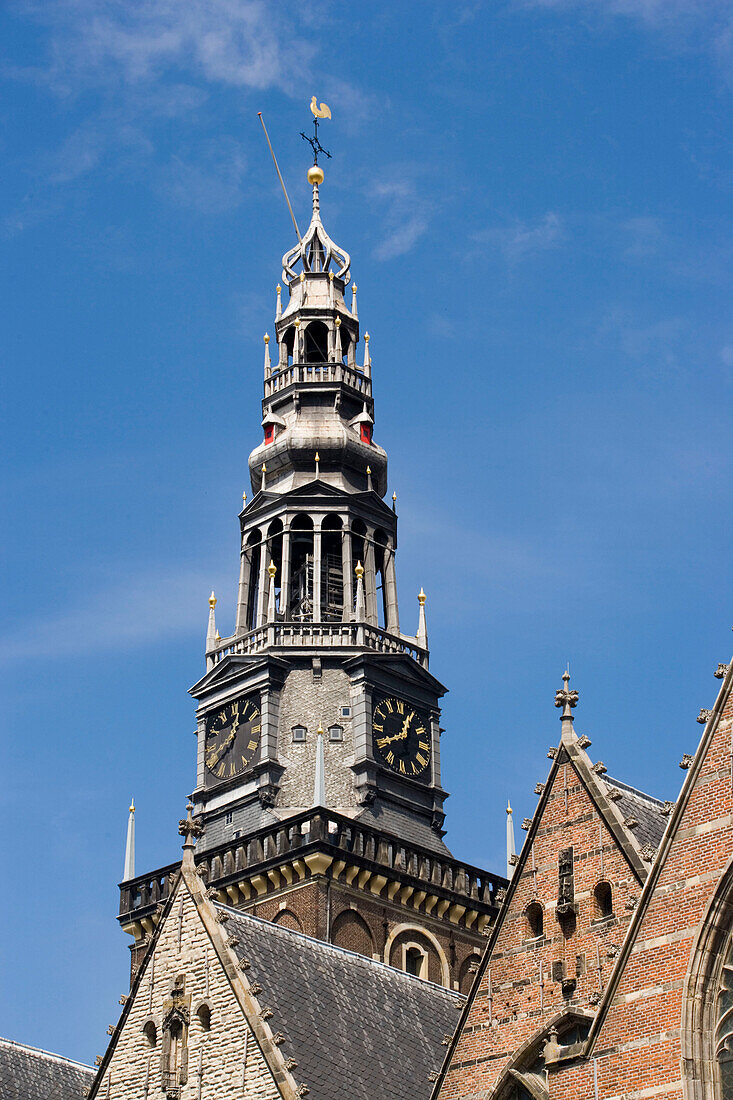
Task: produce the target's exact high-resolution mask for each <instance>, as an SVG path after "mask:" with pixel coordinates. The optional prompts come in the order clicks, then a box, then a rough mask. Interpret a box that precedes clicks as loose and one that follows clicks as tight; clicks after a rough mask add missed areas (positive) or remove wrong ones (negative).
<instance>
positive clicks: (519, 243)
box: [474, 211, 565, 264]
mask: <svg viewBox="0 0 733 1100" xmlns="http://www.w3.org/2000/svg"><path fill="white" fill-rule="evenodd" d="M564 232H565V231H564V224H563V220H562V218H561V217H560V215H559V214H556V213H554V212H553V211H549V212H548V213H546V214H544V215H543V217H541V218H540V219H538V220H537V221H535V222H526V221H515V222H514V223H513V224H512V225H510V226H505V227H504V226H502V227H499V226H495V227H491V228H489V229H482V230H479V231H478V232H477V233H475V234H474V240H475V241H477V242H478V243H480V244H485V245H489V246H491V247H492V248H496V249H498V250H499V251H500V252H501V253H502V254H503V255H504V258H505V259H506V261H507V262H508V263H510V264H516V263H519V262H520V261H521V260H524V259H525V258H527V257H528V256H531V255H534V254H536V253H538V252H547V251H548V250H550V249H552V248H556V247H557V246H558V245H559V244H560V243H561V241H562V240H563V237H564Z"/></svg>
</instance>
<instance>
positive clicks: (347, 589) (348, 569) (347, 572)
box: [341, 516, 354, 623]
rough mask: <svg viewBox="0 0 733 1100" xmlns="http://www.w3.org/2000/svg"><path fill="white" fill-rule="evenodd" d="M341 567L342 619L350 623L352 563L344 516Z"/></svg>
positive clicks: (352, 606)
mask: <svg viewBox="0 0 733 1100" xmlns="http://www.w3.org/2000/svg"><path fill="white" fill-rule="evenodd" d="M341 568H342V569H343V573H344V613H343V615H342V619H343V621H344V622H345V623H350V622H351V619H352V616H353V614H354V563H353V561H352V559H351V531H350V530H349V528H348V519H347V517H346V516H344V526H343V528H342V531H341Z"/></svg>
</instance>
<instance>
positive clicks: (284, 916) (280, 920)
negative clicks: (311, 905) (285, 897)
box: [272, 909, 303, 932]
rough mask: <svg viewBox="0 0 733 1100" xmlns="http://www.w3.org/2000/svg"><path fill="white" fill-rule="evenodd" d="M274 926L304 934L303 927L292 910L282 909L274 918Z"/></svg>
mask: <svg viewBox="0 0 733 1100" xmlns="http://www.w3.org/2000/svg"><path fill="white" fill-rule="evenodd" d="M272 923H273V924H279V925H280V927H281V928H291V929H292V930H293V931H294V932H302V931H303V925H302V924H301V923H300V920H299V918H298V917H297V915H296V914H295V913H294V912H293V910H292V909H281V910H280V912H279V913H276V915H275V916H274V917H273V918H272Z"/></svg>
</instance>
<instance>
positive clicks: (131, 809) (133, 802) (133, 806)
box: [129, 798, 135, 814]
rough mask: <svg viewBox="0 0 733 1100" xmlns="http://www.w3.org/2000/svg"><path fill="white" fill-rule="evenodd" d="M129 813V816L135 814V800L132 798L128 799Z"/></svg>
mask: <svg viewBox="0 0 733 1100" xmlns="http://www.w3.org/2000/svg"><path fill="white" fill-rule="evenodd" d="M129 812H130V813H131V814H134V813H135V799H134V798H131V799H130V810H129Z"/></svg>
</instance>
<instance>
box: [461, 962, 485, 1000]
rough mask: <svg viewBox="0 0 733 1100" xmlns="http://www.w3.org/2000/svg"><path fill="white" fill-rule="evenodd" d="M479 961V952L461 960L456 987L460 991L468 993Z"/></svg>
mask: <svg viewBox="0 0 733 1100" xmlns="http://www.w3.org/2000/svg"><path fill="white" fill-rule="evenodd" d="M480 962H481V956H480V955H479V954H475V955H469V956H468V957H467V958H466V959H464V960H463V963H462V965H461V969H460V971H459V972H458V989H459V991H460V992H461V993H465V994H468V993H470V992H471V986H472V985H473V980H474V978H475V976H476V971H477V970H478V967H479V963H480Z"/></svg>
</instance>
